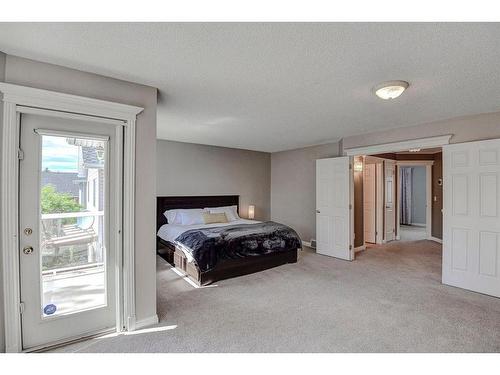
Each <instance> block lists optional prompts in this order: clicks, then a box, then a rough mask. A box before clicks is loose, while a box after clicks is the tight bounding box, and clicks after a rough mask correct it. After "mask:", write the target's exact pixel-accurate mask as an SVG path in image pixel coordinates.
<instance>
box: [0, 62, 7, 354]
mask: <svg viewBox="0 0 500 375" xmlns="http://www.w3.org/2000/svg"><path fill="white" fill-rule="evenodd" d="M5 62H6V55H5V53H3V52H0V82H3V81H4V80H5ZM2 133H3V105H1V103H0V145H1V144H2ZM1 168H2V159H1V155H0V175H1V174H2V169H1ZM1 210H2V207H1V206H0V211H1ZM1 235H2V234H1V233H0V236H1ZM2 270H3V268H2V252H1V251H0V353H2V352H4V351H5V337H4V332H5V330H4V315H3V272H2Z"/></svg>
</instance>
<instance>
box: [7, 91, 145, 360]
mask: <svg viewBox="0 0 500 375" xmlns="http://www.w3.org/2000/svg"><path fill="white" fill-rule="evenodd" d="M0 93H1V94H3V99H2V100H3V139H2V150H1V155H2V179H1V185H0V187H1V208H2V210H1V211H2V212H1V216H0V219H1V227H0V228H1V244H0V245H1V249H0V250H1V253H2V259H3V292H4V300H3V303H4V311H5V349H6V352H21V351H22V340H21V319H20V302H21V301H20V283H19V275H20V269H19V243H18V242H19V240H18V234H19V224H18V220H19V131H20V119H21V113H37V114H42V115H43V114H45V115H51V116H59V117H65V118H73V119H75V118H76V119H87V120H94V121H97V120H98V121H99V122H105V123H114V124H116V125H121V126H122V127H123V137H124V144H123V161H122V162H123V190H122V191H123V207H119V210H121V211H120V212H117V214H119V216H118V217H122V218H123V220H122V229H121V230H119V231H118V233H116V236H117V237H118V238H119V240H120V241H121V242H122V252H121V254H120V251H118V252H117V253H118V254H117V255H118V256H117V257H116V258H117V264H116V266H117V271H118V272H117V278H116V282H117V288H116V291H117V293H116V295H117V302H118V303H117V314H116V329H117V331H122V330H124V329H125V330H134V329H135V276H134V265H135V260H134V251H135V249H134V226H135V220H134V207H135V187H134V186H135V122H136V117H137V115H138V114H139V113H141V112H142V111H143V110H144V109H143V108H140V107H135V106H131V105H125V104H120V103H114V102H108V101H104V100H98V99H92V98H86V97H81V96H76V95H69V94H63V93H58V92H54V91H48V90H42V89H36V88H32V87H25V86H18V85H13V84H9V83H2V82H0ZM96 117H98V118H99V119H96ZM117 129H120V128H119V127H118V126H117ZM117 133H118V131H117ZM119 133H120V134H121V133H122V132H121V131H119ZM118 139H119V138H118ZM120 190H121V189H120ZM120 193H121V191H120ZM118 206H119V205H118ZM118 243H120V242H118Z"/></svg>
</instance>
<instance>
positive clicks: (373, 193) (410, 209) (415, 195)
mask: <svg viewBox="0 0 500 375" xmlns="http://www.w3.org/2000/svg"><path fill="white" fill-rule="evenodd" d="M353 173H354V245H355V249H356V250H357V251H360V250H364V249H366V248H367V247H370V245H372V244H384V243H388V242H392V241H417V240H426V239H427V240H434V241H436V242H441V239H442V205H443V192H442V150H441V148H432V149H414V150H411V151H409V150H405V151H400V152H393V153H384V154H374V155H361V156H356V157H355V158H354V172H353Z"/></svg>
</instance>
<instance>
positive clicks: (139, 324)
mask: <svg viewBox="0 0 500 375" xmlns="http://www.w3.org/2000/svg"><path fill="white" fill-rule="evenodd" d="M155 324H158V315H156V314H155V315H153V316H150V317H149V318H146V319H141V320H138V321H136V322H135V329H141V328H144V327H147V326H152V325H155Z"/></svg>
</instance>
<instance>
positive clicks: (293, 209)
mask: <svg viewBox="0 0 500 375" xmlns="http://www.w3.org/2000/svg"><path fill="white" fill-rule="evenodd" d="M338 155H339V144H338V143H337V142H335V143H328V144H324V145H320V146H313V147H306V148H300V149H296V150H290V151H282V152H275V153H273V154H271V219H272V220H274V221H278V222H281V223H284V224H286V225H289V226H291V227H292V228H293V229H295V230H296V231H297V233H298V234H299V236H300V237H301V238H302V240H303V241H310V240H311V238H316V212H315V210H316V159H323V158H330V157H335V156H338Z"/></svg>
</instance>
